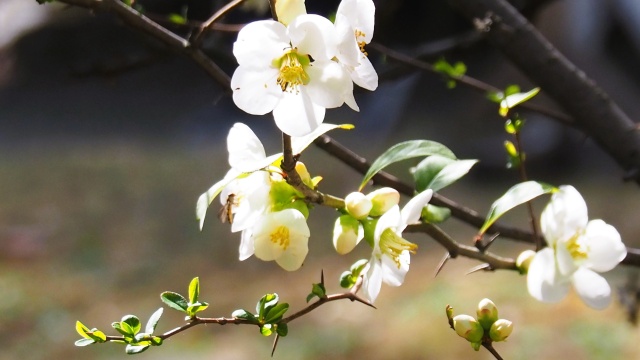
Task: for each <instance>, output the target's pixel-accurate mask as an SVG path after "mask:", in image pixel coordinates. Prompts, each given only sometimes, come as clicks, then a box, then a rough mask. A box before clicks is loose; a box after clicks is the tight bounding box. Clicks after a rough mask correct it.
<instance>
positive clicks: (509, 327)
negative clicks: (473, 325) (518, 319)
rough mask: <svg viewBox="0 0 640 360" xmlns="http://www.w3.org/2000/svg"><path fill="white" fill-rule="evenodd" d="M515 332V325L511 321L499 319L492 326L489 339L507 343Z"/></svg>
mask: <svg viewBox="0 0 640 360" xmlns="http://www.w3.org/2000/svg"><path fill="white" fill-rule="evenodd" d="M512 331H513V323H512V322H511V321H509V320H505V319H498V320H497V321H496V322H494V323H493V325H491V329H490V330H489V337H490V338H491V340H493V341H505V340H507V338H508V337H509V335H511V332H512Z"/></svg>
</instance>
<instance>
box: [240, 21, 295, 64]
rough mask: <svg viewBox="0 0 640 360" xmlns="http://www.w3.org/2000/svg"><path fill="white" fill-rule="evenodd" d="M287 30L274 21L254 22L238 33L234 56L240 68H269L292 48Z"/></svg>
mask: <svg viewBox="0 0 640 360" xmlns="http://www.w3.org/2000/svg"><path fill="white" fill-rule="evenodd" d="M290 47H291V45H290V44H289V37H288V35H287V28H286V27H285V26H284V25H282V24H281V23H279V22H277V21H273V20H261V21H254V22H252V23H249V24H247V25H246V26H245V27H243V28H242V29H241V30H240V32H238V39H237V40H236V42H235V43H234V44H233V55H235V57H236V60H237V61H238V64H239V65H240V66H245V67H257V68H267V67H271V62H272V61H273V59H275V58H278V57H280V56H282V55H283V53H284V49H287V48H290Z"/></svg>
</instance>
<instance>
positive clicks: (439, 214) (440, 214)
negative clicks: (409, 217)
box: [421, 204, 451, 224]
mask: <svg viewBox="0 0 640 360" xmlns="http://www.w3.org/2000/svg"><path fill="white" fill-rule="evenodd" d="M421 217H422V218H423V219H424V220H425V221H427V222H429V223H432V224H440V223H443V222H445V221H446V220H447V219H449V218H450V217H451V210H450V209H449V208H446V207H441V206H435V205H431V204H427V206H425V207H424V208H422V216H421Z"/></svg>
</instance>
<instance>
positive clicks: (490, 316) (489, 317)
mask: <svg viewBox="0 0 640 360" xmlns="http://www.w3.org/2000/svg"><path fill="white" fill-rule="evenodd" d="M476 314H477V315H478V322H479V323H480V325H482V327H483V328H484V329H485V330H489V329H490V328H491V325H492V324H493V323H494V322H496V320H498V308H497V307H496V304H494V303H493V301H491V300H489V299H482V300H480V303H478V310H476Z"/></svg>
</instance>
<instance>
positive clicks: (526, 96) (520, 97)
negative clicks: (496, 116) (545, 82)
mask: <svg viewBox="0 0 640 360" xmlns="http://www.w3.org/2000/svg"><path fill="white" fill-rule="evenodd" d="M538 92H540V88H533V89H531V90H529V91H527V92H526V93H520V92H519V93H515V94H511V95H506V96H505V98H504V99H503V100H502V101H501V102H500V109H499V111H498V112H499V113H500V116H507V114H508V113H509V110H511V109H513V108H514V107H516V106H518V105H520V104H522V103H524V102H526V101H528V100H530V99H531V98H533V97H534V96H536V95H537V94H538Z"/></svg>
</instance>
